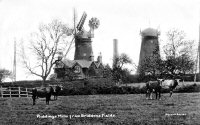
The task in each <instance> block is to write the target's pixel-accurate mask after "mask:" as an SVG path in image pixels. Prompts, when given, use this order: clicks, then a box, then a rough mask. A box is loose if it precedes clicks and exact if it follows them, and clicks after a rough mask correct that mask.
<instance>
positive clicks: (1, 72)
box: [0, 69, 12, 83]
mask: <svg viewBox="0 0 200 125" xmlns="http://www.w3.org/2000/svg"><path fill="white" fill-rule="evenodd" d="M11 75H12V73H11V71H9V70H7V69H0V83H2V82H3V80H4V79H5V78H6V77H9V76H11Z"/></svg>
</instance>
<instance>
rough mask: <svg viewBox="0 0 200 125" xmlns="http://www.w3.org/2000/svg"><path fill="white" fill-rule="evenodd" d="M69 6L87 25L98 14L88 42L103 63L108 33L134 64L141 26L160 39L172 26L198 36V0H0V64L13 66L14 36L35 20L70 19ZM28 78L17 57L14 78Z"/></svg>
mask: <svg viewBox="0 0 200 125" xmlns="http://www.w3.org/2000/svg"><path fill="white" fill-rule="evenodd" d="M73 8H76V11H77V15H78V19H80V17H81V15H82V13H83V11H85V12H86V13H87V15H88V16H87V20H86V22H85V25H84V27H85V28H86V29H88V28H89V27H88V20H89V19H91V18H92V17H97V18H98V19H99V20H100V26H99V28H98V29H97V30H95V37H94V38H93V43H92V46H93V52H94V56H95V59H96V57H97V56H98V54H99V52H101V53H102V56H103V63H104V64H107V63H109V64H112V56H113V39H118V41H119V44H118V45H119V53H126V54H128V55H129V56H130V57H131V59H132V60H133V62H134V63H136V64H138V60H139V53H140V45H141V37H140V29H141V30H143V29H145V28H148V27H152V28H156V29H157V28H158V29H159V30H160V31H161V35H160V39H161V40H162V41H160V44H161V45H163V44H164V41H165V36H166V32H167V31H168V30H170V29H172V28H178V29H181V30H184V31H185V32H186V34H187V37H188V38H189V39H193V40H195V41H196V43H197V42H198V39H199V36H198V30H199V29H198V28H199V19H200V1H198V0H176V1H175V0H0V68H7V69H10V70H11V69H12V65H13V41H14V38H16V41H17V44H19V42H20V40H21V39H24V38H26V37H27V36H28V35H29V34H30V33H31V32H34V31H35V30H36V29H37V28H38V26H39V24H40V23H49V22H51V21H52V20H53V19H59V20H61V21H62V22H64V23H67V24H69V25H72V24H73V22H72V17H73ZM25 42H26V41H25ZM161 49H162V48H161ZM73 56H74V51H73V50H72V51H71V52H70V55H69V58H70V59H73ZM27 78H30V76H29V77H28V76H27V75H26V74H25V73H24V71H23V70H22V69H21V64H20V63H18V64H17V80H20V79H27Z"/></svg>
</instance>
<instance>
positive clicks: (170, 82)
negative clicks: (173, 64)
mask: <svg viewBox="0 0 200 125" xmlns="http://www.w3.org/2000/svg"><path fill="white" fill-rule="evenodd" d="M161 81H162V84H161V86H162V88H166V89H169V91H170V95H169V96H170V97H171V96H172V93H173V90H174V89H175V88H176V86H178V84H179V81H180V79H167V80H161Z"/></svg>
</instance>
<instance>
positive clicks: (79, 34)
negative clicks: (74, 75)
mask: <svg viewBox="0 0 200 125" xmlns="http://www.w3.org/2000/svg"><path fill="white" fill-rule="evenodd" d="M86 18H87V13H86V12H83V14H82V16H81V19H80V21H79V23H78V24H77V25H76V13H75V10H74V29H73V33H72V34H73V38H72V40H71V42H70V47H69V48H71V46H72V44H73V43H74V42H75V47H76V48H75V59H76V55H80V53H83V52H82V50H84V49H86V50H88V47H82V49H81V48H80V46H81V44H82V43H84V41H85V40H86V41H90V39H91V38H94V30H95V29H97V28H98V27H99V25H100V22H99V20H98V19H97V18H94V17H93V18H91V19H90V20H89V24H88V25H89V27H90V30H89V31H85V30H84V23H85V20H86ZM78 46H79V49H78V48H77V47H78ZM69 50H70V49H68V50H67V52H66V54H65V56H66V55H67V53H68V52H69ZM88 51H91V52H92V48H91V49H90V50H88ZM91 52H89V53H91ZM78 59H79V58H78Z"/></svg>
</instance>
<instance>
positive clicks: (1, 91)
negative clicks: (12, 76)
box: [1, 86, 3, 98]
mask: <svg viewBox="0 0 200 125" xmlns="http://www.w3.org/2000/svg"><path fill="white" fill-rule="evenodd" d="M1 98H3V88H2V86H1Z"/></svg>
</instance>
